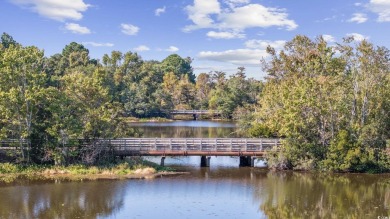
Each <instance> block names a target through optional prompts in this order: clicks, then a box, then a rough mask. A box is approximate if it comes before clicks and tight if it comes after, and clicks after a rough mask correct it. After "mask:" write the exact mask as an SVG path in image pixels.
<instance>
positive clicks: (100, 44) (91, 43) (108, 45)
mask: <svg viewBox="0 0 390 219" xmlns="http://www.w3.org/2000/svg"><path fill="white" fill-rule="evenodd" d="M82 44H84V45H91V46H94V47H113V46H114V44H113V43H97V42H83V43H82Z"/></svg>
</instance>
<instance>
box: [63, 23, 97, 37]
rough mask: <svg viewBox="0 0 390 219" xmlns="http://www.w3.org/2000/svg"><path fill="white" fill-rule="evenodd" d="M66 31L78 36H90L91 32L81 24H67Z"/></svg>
mask: <svg viewBox="0 0 390 219" xmlns="http://www.w3.org/2000/svg"><path fill="white" fill-rule="evenodd" d="M65 29H67V30H69V31H71V32H72V33H76V34H90V33H91V30H89V29H88V28H87V27H83V26H80V25H79V24H75V23H66V24H65Z"/></svg>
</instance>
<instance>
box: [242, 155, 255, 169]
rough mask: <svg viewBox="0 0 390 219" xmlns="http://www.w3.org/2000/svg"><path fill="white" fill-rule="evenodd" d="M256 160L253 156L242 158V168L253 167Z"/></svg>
mask: <svg viewBox="0 0 390 219" xmlns="http://www.w3.org/2000/svg"><path fill="white" fill-rule="evenodd" d="M252 163H253V165H254V164H255V163H254V159H252V157H251V156H240V167H253V165H252Z"/></svg>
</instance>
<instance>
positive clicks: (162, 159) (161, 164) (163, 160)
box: [160, 157, 165, 167]
mask: <svg viewBox="0 0 390 219" xmlns="http://www.w3.org/2000/svg"><path fill="white" fill-rule="evenodd" d="M164 165H165V157H161V163H160V166H162V167H163V166H164Z"/></svg>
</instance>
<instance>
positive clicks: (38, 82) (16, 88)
mask: <svg viewBox="0 0 390 219" xmlns="http://www.w3.org/2000/svg"><path fill="white" fill-rule="evenodd" d="M42 64H43V52H42V51H40V50H39V49H38V48H36V47H22V46H20V45H12V44H11V45H10V46H9V47H8V48H7V49H5V50H2V51H0V72H1V74H0V84H1V86H0V119H1V123H2V127H1V132H2V136H3V137H6V138H14V139H19V140H20V148H21V149H22V150H21V151H22V158H23V160H28V159H29V156H28V154H25V150H24V149H25V147H24V144H23V143H22V142H23V141H24V140H27V141H28V142H29V143H31V141H30V140H31V135H32V133H33V125H34V123H35V122H36V119H37V111H38V105H39V104H40V102H41V100H42V99H43V98H44V97H45V93H46V88H45V82H46V75H45V74H44V72H43V67H42ZM28 146H31V145H28Z"/></svg>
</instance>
